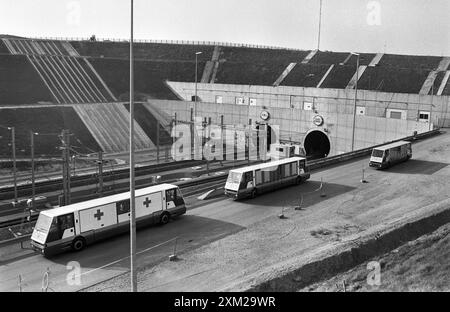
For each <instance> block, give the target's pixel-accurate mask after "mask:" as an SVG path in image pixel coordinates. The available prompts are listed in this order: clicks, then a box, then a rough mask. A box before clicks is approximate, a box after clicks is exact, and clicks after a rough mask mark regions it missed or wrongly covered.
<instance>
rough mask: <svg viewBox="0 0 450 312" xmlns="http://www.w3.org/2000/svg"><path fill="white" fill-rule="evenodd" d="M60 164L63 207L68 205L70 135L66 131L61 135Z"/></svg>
mask: <svg viewBox="0 0 450 312" xmlns="http://www.w3.org/2000/svg"><path fill="white" fill-rule="evenodd" d="M61 141H62V147H61V150H62V163H63V168H62V170H63V193H64V205H65V206H66V205H70V201H71V198H70V134H69V131H68V130H63V131H62V133H61Z"/></svg>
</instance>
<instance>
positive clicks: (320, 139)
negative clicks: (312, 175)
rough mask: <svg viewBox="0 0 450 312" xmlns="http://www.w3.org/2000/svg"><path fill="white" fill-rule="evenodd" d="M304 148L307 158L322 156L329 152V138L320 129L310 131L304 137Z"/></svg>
mask: <svg viewBox="0 0 450 312" xmlns="http://www.w3.org/2000/svg"><path fill="white" fill-rule="evenodd" d="M304 148H305V151H306V156H307V157H308V158H311V159H318V158H324V157H327V156H328V154H329V153H330V140H329V139H328V136H327V135H326V134H325V133H323V132H322V131H318V130H315V131H311V132H310V133H308V135H307V136H306V138H305V142H304Z"/></svg>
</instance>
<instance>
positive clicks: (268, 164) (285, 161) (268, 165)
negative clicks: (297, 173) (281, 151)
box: [230, 157, 306, 173]
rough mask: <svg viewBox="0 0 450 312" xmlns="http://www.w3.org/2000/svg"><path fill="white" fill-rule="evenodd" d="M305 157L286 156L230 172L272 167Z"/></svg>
mask: <svg viewBox="0 0 450 312" xmlns="http://www.w3.org/2000/svg"><path fill="white" fill-rule="evenodd" d="M304 159H305V160H306V158H303V157H291V158H285V159H280V160H275V161H271V162H267V163H262V164H258V165H252V166H248V167H243V168H237V169H233V170H230V172H235V173H243V172H247V171H252V170H257V169H265V168H271V167H274V166H278V165H283V164H287V163H290V162H293V161H296V160H304Z"/></svg>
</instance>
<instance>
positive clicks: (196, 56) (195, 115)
mask: <svg viewBox="0 0 450 312" xmlns="http://www.w3.org/2000/svg"><path fill="white" fill-rule="evenodd" d="M202 53H203V52H195V99H194V117H197V80H198V73H197V72H198V56H199V55H200V54H202Z"/></svg>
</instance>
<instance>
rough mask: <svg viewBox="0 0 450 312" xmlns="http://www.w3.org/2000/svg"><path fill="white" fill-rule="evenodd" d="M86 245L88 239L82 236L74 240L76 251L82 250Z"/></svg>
mask: <svg viewBox="0 0 450 312" xmlns="http://www.w3.org/2000/svg"><path fill="white" fill-rule="evenodd" d="M84 247H86V241H85V240H84V238H82V237H78V238H75V240H74V241H73V242H72V249H73V250H74V251H81V250H83V249H84Z"/></svg>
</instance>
